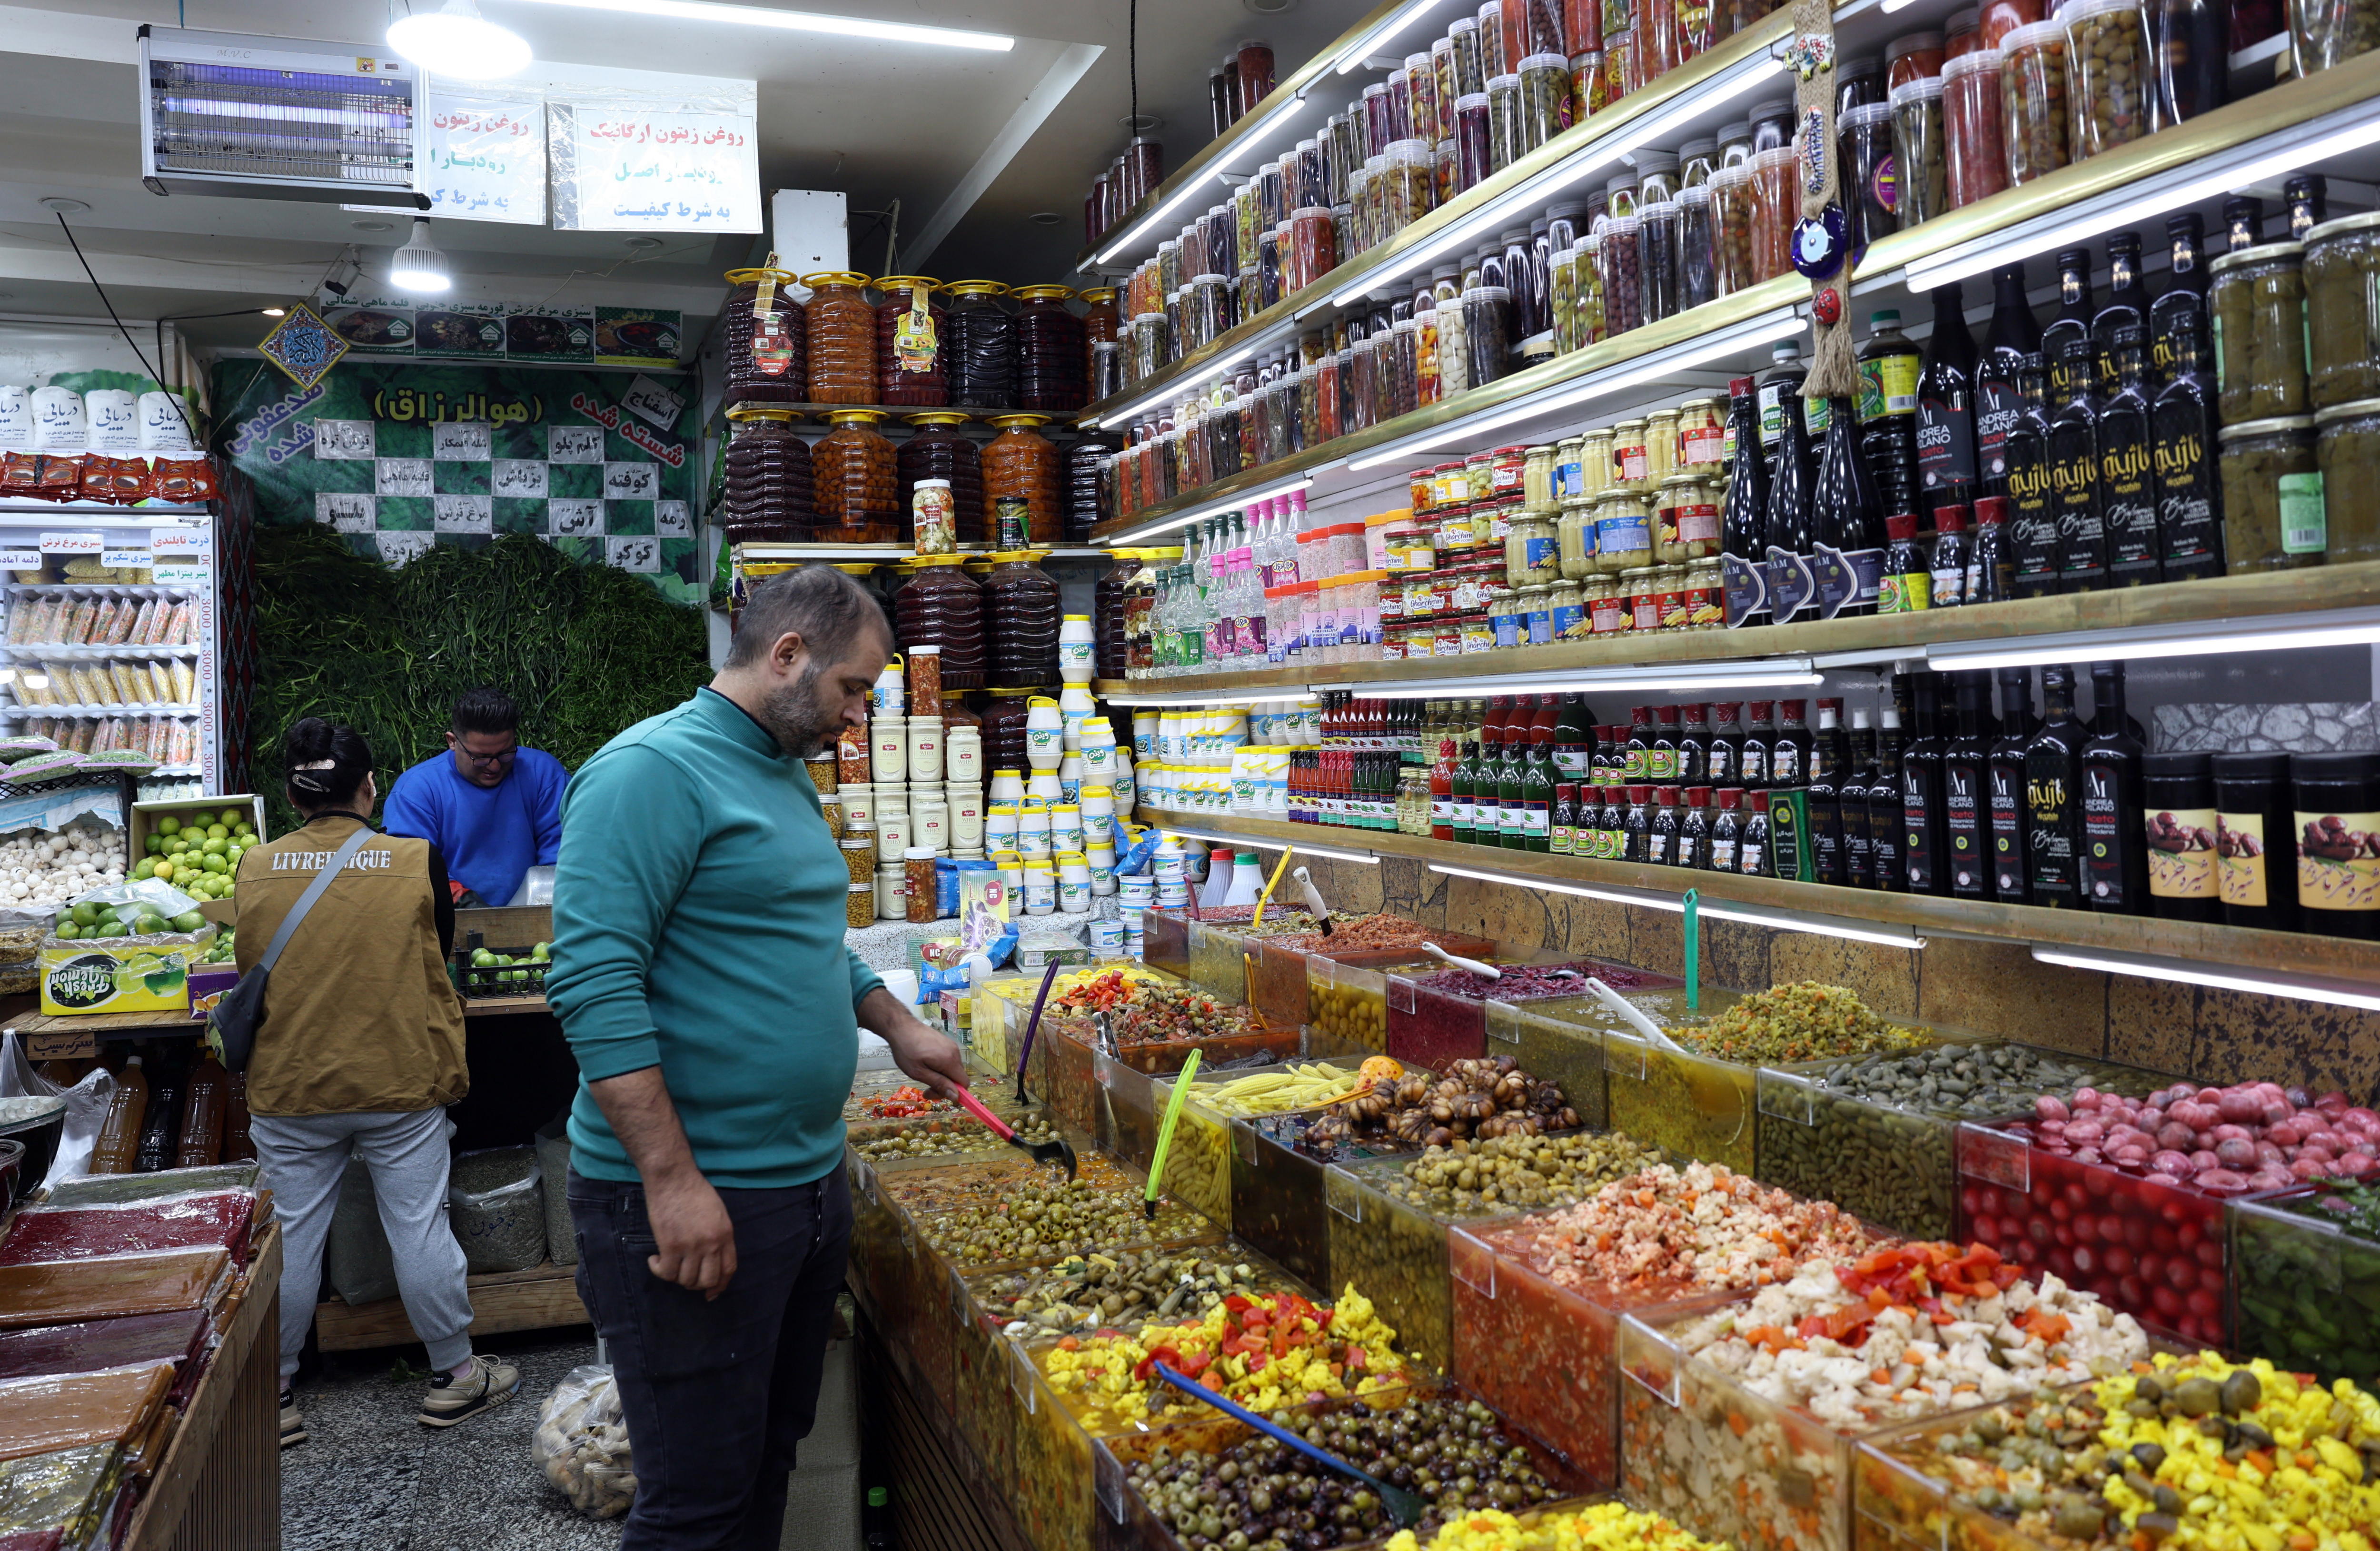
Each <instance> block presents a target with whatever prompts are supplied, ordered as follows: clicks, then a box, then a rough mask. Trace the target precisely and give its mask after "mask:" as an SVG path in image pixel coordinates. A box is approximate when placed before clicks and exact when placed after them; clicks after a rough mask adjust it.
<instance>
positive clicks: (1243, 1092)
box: [1149, 1061, 1363, 1228]
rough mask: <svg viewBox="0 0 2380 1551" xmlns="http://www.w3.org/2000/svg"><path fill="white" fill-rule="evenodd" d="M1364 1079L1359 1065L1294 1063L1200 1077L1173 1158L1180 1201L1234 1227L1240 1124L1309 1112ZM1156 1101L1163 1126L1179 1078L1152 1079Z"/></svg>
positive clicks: (1171, 1176)
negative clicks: (1235, 1131) (1235, 1139)
mask: <svg viewBox="0 0 2380 1551" xmlns="http://www.w3.org/2000/svg"><path fill="white" fill-rule="evenodd" d="M1362 1080H1363V1073H1362V1072H1360V1071H1359V1070H1358V1069H1357V1068H1356V1067H1354V1065H1352V1064H1350V1065H1345V1066H1341V1065H1336V1064H1333V1063H1332V1062H1330V1061H1292V1062H1284V1063H1281V1064H1279V1065H1273V1066H1258V1067H1254V1068H1251V1069H1249V1070H1246V1071H1241V1072H1202V1073H1201V1074H1200V1075H1199V1076H1197V1077H1196V1078H1194V1079H1192V1081H1191V1084H1190V1092H1189V1093H1188V1094H1186V1095H1184V1097H1183V1101H1182V1111H1181V1115H1180V1118H1179V1119H1177V1120H1176V1121H1174V1125H1173V1143H1172V1148H1171V1149H1170V1150H1169V1151H1168V1152H1167V1153H1166V1155H1165V1178H1164V1185H1165V1189H1166V1191H1167V1193H1168V1194H1171V1195H1172V1196H1173V1197H1174V1198H1175V1199H1176V1200H1179V1201H1182V1202H1184V1203H1186V1204H1187V1205H1189V1206H1194V1207H1196V1208H1197V1209H1198V1210H1199V1211H1201V1212H1204V1213H1205V1214H1206V1215H1207V1216H1208V1218H1209V1219H1211V1220H1212V1221H1213V1222H1215V1223H1216V1224H1217V1225H1218V1226H1219V1227H1222V1228H1229V1227H1230V1226H1231V1225H1232V1145H1233V1144H1232V1122H1233V1121H1234V1120H1239V1119H1242V1118H1244V1117H1247V1116H1253V1115H1272V1114H1278V1113H1280V1112H1281V1111H1282V1110H1284V1109H1308V1108H1311V1107H1312V1106H1314V1105H1316V1104H1318V1103H1320V1102H1322V1101H1324V1100H1326V1099H1329V1098H1331V1097H1336V1096H1340V1095H1343V1094H1346V1093H1349V1092H1351V1091H1353V1090H1354V1087H1355V1085H1356V1084H1358V1083H1359V1082H1361V1081H1362ZM1149 1082H1150V1084H1151V1088H1150V1093H1149V1104H1150V1107H1151V1109H1153V1110H1154V1111H1155V1112H1156V1114H1157V1116H1158V1119H1159V1121H1160V1123H1162V1121H1163V1119H1164V1115H1165V1111H1166V1109H1167V1107H1168V1106H1169V1105H1170V1104H1171V1103H1172V1097H1173V1083H1174V1079H1173V1078H1172V1077H1157V1078H1151V1079H1149Z"/></svg>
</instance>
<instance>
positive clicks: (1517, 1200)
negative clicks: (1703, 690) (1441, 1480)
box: [1323, 1132, 1661, 1373]
mask: <svg viewBox="0 0 2380 1551" xmlns="http://www.w3.org/2000/svg"><path fill="white" fill-rule="evenodd" d="M1660 1161H1661V1157H1660V1154H1659V1153H1658V1152H1657V1151H1655V1150H1654V1149H1651V1148H1648V1147H1644V1146H1640V1145H1638V1144H1637V1143H1636V1142H1635V1141H1633V1139H1631V1138H1629V1137H1627V1136H1624V1135H1615V1134H1611V1133H1600V1132H1564V1133H1557V1134H1552V1135H1536V1136H1525V1135H1519V1134H1513V1135H1507V1136H1493V1137H1488V1138H1487V1139H1485V1140H1469V1141H1460V1142H1455V1143H1453V1144H1451V1145H1447V1146H1443V1147H1431V1148H1429V1149H1428V1150H1427V1151H1425V1152H1424V1153H1423V1154H1422V1155H1421V1156H1420V1157H1406V1158H1376V1159H1373V1160H1372V1161H1370V1162H1366V1163H1349V1164H1334V1165H1333V1166H1332V1167H1331V1169H1330V1172H1329V1173H1328V1174H1326V1175H1325V1176H1324V1178H1323V1201H1324V1204H1325V1205H1326V1206H1329V1207H1330V1269H1331V1274H1332V1275H1333V1276H1335V1277H1339V1278H1342V1279H1344V1280H1348V1281H1353V1282H1354V1283H1355V1284H1356V1285H1358V1286H1359V1287H1362V1288H1364V1289H1365V1290H1366V1291H1367V1292H1368V1293H1369V1295H1370V1297H1371V1299H1372V1303H1373V1306H1374V1307H1375V1308H1377V1309H1378V1310H1379V1313H1380V1317H1381V1318H1383V1319H1385V1320H1387V1321H1388V1322H1389V1324H1390V1326H1391V1327H1394V1328H1395V1330H1396V1331H1397V1332H1398V1335H1399V1337H1400V1338H1401V1339H1402V1340H1403V1344H1404V1349H1405V1351H1407V1352H1408V1353H1409V1354H1411V1355H1412V1356H1413V1357H1415V1358H1416V1359H1418V1360H1420V1361H1422V1362H1426V1363H1429V1364H1430V1365H1431V1366H1433V1367H1436V1368H1439V1369H1440V1370H1442V1371H1445V1372H1450V1373H1451V1372H1452V1371H1453V1368H1454V1334H1453V1324H1452V1319H1453V1315H1452V1300H1451V1294H1450V1292H1449V1287H1448V1279H1447V1275H1448V1274H1447V1249H1446V1244H1447V1229H1448V1227H1449V1226H1450V1225H1451V1224H1455V1223H1477V1222H1485V1221H1488V1220H1492V1219H1495V1218H1511V1217H1516V1216H1519V1215H1520V1214H1522V1213H1524V1212H1535V1211H1545V1210H1549V1209H1551V1208H1554V1207H1558V1206H1570V1205H1572V1204H1573V1203H1574V1202H1577V1201H1579V1200H1582V1199H1584V1198H1585V1197H1586V1196H1588V1195H1591V1194H1594V1193H1595V1192H1596V1191H1597V1190H1599V1189H1601V1188H1602V1187H1603V1186H1604V1185H1606V1184H1608V1183H1609V1182H1610V1181H1613V1180H1617V1179H1621V1178H1624V1177H1626V1176H1628V1175H1632V1174H1634V1173H1636V1172H1637V1171H1639V1170H1640V1169H1645V1167H1647V1166H1648V1165H1651V1164H1655V1163H1658V1162H1660Z"/></svg>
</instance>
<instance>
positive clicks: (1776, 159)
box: [1752, 110, 1856, 172]
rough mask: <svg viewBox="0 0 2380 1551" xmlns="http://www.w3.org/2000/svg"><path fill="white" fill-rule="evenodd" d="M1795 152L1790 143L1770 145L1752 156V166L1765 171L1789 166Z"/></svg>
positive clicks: (1757, 170) (1759, 170)
mask: <svg viewBox="0 0 2380 1551" xmlns="http://www.w3.org/2000/svg"><path fill="white" fill-rule="evenodd" d="M1854 111H1856V110H1854ZM1795 154H1796V152H1795V151H1794V150H1793V148H1792V147H1791V146H1790V145H1772V146H1770V147H1769V148H1768V149H1767V150H1766V151H1759V152H1756V153H1755V155H1754V156H1753V158H1752V167H1753V170H1754V171H1755V172H1765V171H1767V169H1769V168H1770V167H1790V166H1791V165H1792V164H1793V157H1794V155H1795Z"/></svg>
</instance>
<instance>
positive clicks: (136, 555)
mask: <svg viewBox="0 0 2380 1551" xmlns="http://www.w3.org/2000/svg"><path fill="white" fill-rule="evenodd" d="M99 563H101V564H102V565H105V566H108V567H110V568H114V569H123V570H128V571H146V570H148V569H149V567H150V566H152V565H153V564H154V563H156V562H155V560H154V559H153V558H152V556H151V554H150V552H149V551H147V550H103V551H100V557H99Z"/></svg>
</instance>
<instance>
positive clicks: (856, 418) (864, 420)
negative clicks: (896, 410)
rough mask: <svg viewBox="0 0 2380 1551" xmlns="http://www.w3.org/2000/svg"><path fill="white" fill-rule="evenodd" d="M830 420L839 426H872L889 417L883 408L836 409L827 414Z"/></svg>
mask: <svg viewBox="0 0 2380 1551" xmlns="http://www.w3.org/2000/svg"><path fill="white" fill-rule="evenodd" d="M826 418H827V419H828V421H829V422H831V423H832V424H834V425H838V426H872V425H874V424H875V423H876V422H877V421H879V420H881V419H885V418H888V417H887V415H886V414H885V412H884V411H883V410H881V409H836V410H832V411H830V412H829V413H828V415H827V417H826Z"/></svg>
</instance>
